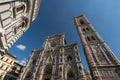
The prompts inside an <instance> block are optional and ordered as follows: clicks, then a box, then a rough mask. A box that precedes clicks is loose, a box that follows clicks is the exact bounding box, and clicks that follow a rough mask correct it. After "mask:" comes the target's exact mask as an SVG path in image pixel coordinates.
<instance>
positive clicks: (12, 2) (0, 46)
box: [0, 0, 40, 51]
mask: <svg viewBox="0 0 120 80" xmlns="http://www.w3.org/2000/svg"><path fill="white" fill-rule="evenodd" d="M39 6H40V0H0V51H5V50H8V49H9V48H10V47H11V46H12V45H13V44H14V43H15V42H16V41H17V40H18V39H19V38H20V36H22V35H23V33H24V32H25V31H26V30H27V29H28V28H29V27H30V25H31V22H32V21H34V20H35V18H36V17H37V14H38V9H39Z"/></svg>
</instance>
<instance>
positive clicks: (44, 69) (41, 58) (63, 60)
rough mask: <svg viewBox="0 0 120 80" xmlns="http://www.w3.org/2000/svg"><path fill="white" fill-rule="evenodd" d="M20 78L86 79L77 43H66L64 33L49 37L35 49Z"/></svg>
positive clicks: (36, 79) (32, 79)
mask: <svg viewBox="0 0 120 80" xmlns="http://www.w3.org/2000/svg"><path fill="white" fill-rule="evenodd" d="M19 80H86V77H85V72H84V69H83V66H82V63H81V59H80V56H79V52H78V45H77V43H72V44H69V45H68V44H66V42H65V39H64V34H59V35H53V36H50V37H47V38H46V40H45V42H44V45H43V48H42V49H40V50H33V51H32V53H31V55H30V57H29V59H28V62H27V65H26V67H25V68H24V69H23V71H22V73H21V76H20V79H19Z"/></svg>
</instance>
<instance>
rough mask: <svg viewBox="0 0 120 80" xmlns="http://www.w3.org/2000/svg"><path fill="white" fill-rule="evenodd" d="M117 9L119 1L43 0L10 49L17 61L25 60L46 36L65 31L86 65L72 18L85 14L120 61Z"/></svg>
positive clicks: (119, 6) (118, 12)
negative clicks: (74, 43) (32, 20)
mask: <svg viewBox="0 0 120 80" xmlns="http://www.w3.org/2000/svg"><path fill="white" fill-rule="evenodd" d="M119 8H120V0H42V1H41V6H40V10H39V14H38V17H37V19H36V20H35V21H34V22H33V23H32V25H31V27H30V28H29V29H28V30H27V31H26V32H25V33H24V35H23V36H22V37H21V38H20V39H19V40H18V41H17V42H16V43H15V44H14V45H13V46H12V47H11V48H10V49H9V52H10V53H12V54H13V55H16V56H17V59H18V60H19V61H20V60H25V59H26V58H28V56H29V54H30V53H31V51H32V50H34V49H40V48H41V47H42V45H43V42H44V40H45V37H46V36H51V35H53V34H59V33H65V38H66V41H67V43H68V44H70V43H72V42H78V44H79V51H80V55H81V57H82V58H81V59H82V62H83V65H84V67H85V68H87V66H86V63H85V57H84V54H83V51H82V47H81V44H80V39H79V37H78V34H77V32H76V28H75V25H74V19H73V17H74V16H78V15H80V14H85V15H86V17H87V18H88V20H89V21H90V23H91V24H92V25H93V26H94V28H95V29H96V31H97V32H98V33H99V34H100V36H101V37H102V38H103V39H104V41H105V42H106V43H107V44H108V45H109V47H110V48H111V50H112V51H113V52H114V53H115V55H116V56H117V57H118V59H119V60H120V55H119V53H120V49H119V48H120V37H119V35H120V9H119ZM19 47H20V48H21V47H22V49H19Z"/></svg>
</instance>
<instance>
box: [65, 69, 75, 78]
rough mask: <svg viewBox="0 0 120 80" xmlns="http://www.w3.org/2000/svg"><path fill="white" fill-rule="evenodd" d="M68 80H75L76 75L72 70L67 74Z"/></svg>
mask: <svg viewBox="0 0 120 80" xmlns="http://www.w3.org/2000/svg"><path fill="white" fill-rule="evenodd" d="M67 80H75V75H74V73H73V72H72V71H71V70H70V71H68V73H67Z"/></svg>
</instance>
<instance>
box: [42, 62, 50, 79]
mask: <svg viewBox="0 0 120 80" xmlns="http://www.w3.org/2000/svg"><path fill="white" fill-rule="evenodd" d="M51 77H52V65H51V64H48V65H46V67H45V69H44V74H43V79H42V80H51Z"/></svg>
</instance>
